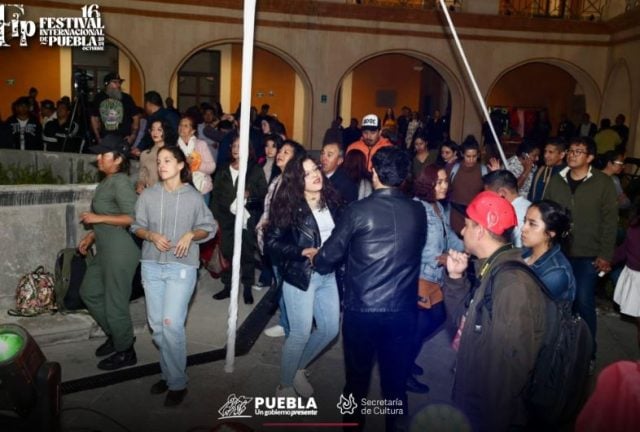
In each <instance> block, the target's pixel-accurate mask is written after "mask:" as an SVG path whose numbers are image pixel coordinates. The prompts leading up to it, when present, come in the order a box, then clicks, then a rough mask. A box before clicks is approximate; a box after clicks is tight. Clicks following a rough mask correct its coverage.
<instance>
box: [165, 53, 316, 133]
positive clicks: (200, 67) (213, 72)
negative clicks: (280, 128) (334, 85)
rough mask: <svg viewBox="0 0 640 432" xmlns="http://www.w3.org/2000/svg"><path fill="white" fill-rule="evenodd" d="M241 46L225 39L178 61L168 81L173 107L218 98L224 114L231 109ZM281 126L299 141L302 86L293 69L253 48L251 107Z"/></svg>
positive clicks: (237, 96)
mask: <svg viewBox="0 0 640 432" xmlns="http://www.w3.org/2000/svg"><path fill="white" fill-rule="evenodd" d="M241 77H242V44H240V43H235V42H234V43H225V44H217V45H212V46H209V47H206V48H202V49H200V50H197V51H196V52H194V53H192V54H191V55H190V56H189V57H188V59H187V60H186V61H184V62H183V63H182V65H181V66H180V68H179V69H178V71H177V74H176V76H175V77H174V79H173V80H172V93H173V92H175V96H176V101H177V104H178V109H179V110H180V111H186V110H187V109H188V108H189V107H191V106H194V105H199V104H201V103H203V102H206V103H212V102H219V103H220V104H221V106H222V109H223V111H225V112H234V111H235V110H236V109H237V108H238V106H239V104H240V97H241ZM265 104H266V105H269V114H271V115H273V116H275V117H277V118H278V120H279V121H280V122H282V123H283V124H284V125H285V128H286V130H287V135H288V136H290V137H292V138H294V139H297V140H303V139H304V128H305V126H304V117H305V116H304V112H305V109H304V108H305V86H304V85H303V80H302V78H301V76H300V74H299V73H297V71H296V70H295V69H294V68H293V67H292V66H291V65H290V64H289V63H288V62H287V61H286V60H285V59H283V58H282V57H281V56H279V55H277V54H275V53H273V52H272V51H269V50H267V49H264V48H260V47H257V46H256V47H254V59H253V80H252V96H251V105H252V106H255V107H256V108H257V109H258V110H260V108H261V106H263V105H265Z"/></svg>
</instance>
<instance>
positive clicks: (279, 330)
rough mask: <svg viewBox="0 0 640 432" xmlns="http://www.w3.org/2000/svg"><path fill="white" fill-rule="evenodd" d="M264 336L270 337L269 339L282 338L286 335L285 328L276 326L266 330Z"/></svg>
mask: <svg viewBox="0 0 640 432" xmlns="http://www.w3.org/2000/svg"><path fill="white" fill-rule="evenodd" d="M264 334H265V335H267V336H269V337H282V336H284V335H285V333H284V327H282V326H281V325H280V324H276V325H274V326H272V327H269V328H268V329H266V330H265V331H264Z"/></svg>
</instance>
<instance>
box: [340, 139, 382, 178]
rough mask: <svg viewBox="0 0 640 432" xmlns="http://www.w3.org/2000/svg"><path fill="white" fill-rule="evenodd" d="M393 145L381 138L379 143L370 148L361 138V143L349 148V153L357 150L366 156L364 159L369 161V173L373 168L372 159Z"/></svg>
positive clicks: (357, 142)
mask: <svg viewBox="0 0 640 432" xmlns="http://www.w3.org/2000/svg"><path fill="white" fill-rule="evenodd" d="M392 145H393V144H391V142H390V141H389V140H388V139H386V138H382V137H380V139H379V140H378V142H377V143H375V144H374V145H373V147H369V146H368V145H367V144H365V142H364V141H363V140H362V138H360V140H359V141H356V142H354V143H353V144H351V145H350V146H349V147H348V148H347V153H349V152H351V151H354V150H357V151H359V152H361V153H362V154H364V157H365V158H366V159H367V169H368V170H369V172H371V168H372V163H371V158H373V155H374V154H376V152H377V151H378V150H380V149H381V148H383V147H390V146H392Z"/></svg>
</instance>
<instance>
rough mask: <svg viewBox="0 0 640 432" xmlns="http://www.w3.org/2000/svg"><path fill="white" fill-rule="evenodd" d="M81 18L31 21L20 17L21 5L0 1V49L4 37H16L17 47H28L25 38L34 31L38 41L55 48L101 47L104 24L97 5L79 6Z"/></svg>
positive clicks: (23, 12) (6, 44) (22, 7)
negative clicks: (18, 45) (1, 2)
mask: <svg viewBox="0 0 640 432" xmlns="http://www.w3.org/2000/svg"><path fill="white" fill-rule="evenodd" d="M80 10H81V12H82V16H81V17H42V18H40V19H39V20H38V25H36V22H35V21H31V20H27V19H24V16H25V12H26V11H25V8H24V5H22V4H0V48H3V47H4V48H7V47H10V45H9V44H8V43H7V39H8V38H18V40H19V44H20V46H21V47H26V46H28V39H29V38H30V37H32V36H34V35H35V34H36V31H38V37H39V39H40V44H41V45H45V46H50V47H51V46H57V47H79V48H82V50H83V51H103V50H104V25H103V24H102V16H101V14H100V6H99V5H97V4H92V5H87V6H83V7H81V8H80Z"/></svg>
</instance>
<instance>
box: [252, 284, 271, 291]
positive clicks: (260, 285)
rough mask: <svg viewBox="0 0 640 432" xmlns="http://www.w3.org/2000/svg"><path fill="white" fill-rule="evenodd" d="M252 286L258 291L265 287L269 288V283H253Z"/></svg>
mask: <svg viewBox="0 0 640 432" xmlns="http://www.w3.org/2000/svg"><path fill="white" fill-rule="evenodd" d="M252 288H253V289H254V290H256V291H262V290H263V289H265V288H269V285H262V284H261V283H260V282H258V283H257V284H255V285H253V286H252Z"/></svg>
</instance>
